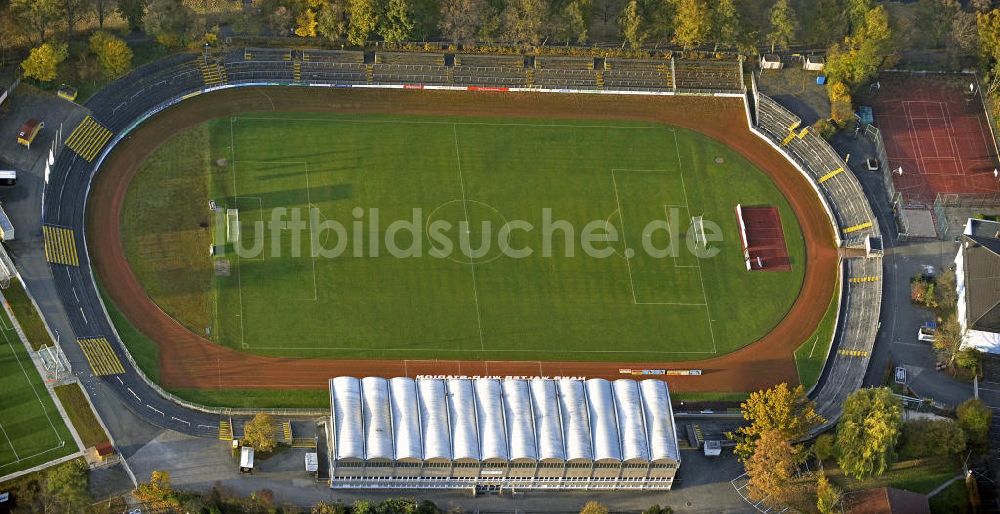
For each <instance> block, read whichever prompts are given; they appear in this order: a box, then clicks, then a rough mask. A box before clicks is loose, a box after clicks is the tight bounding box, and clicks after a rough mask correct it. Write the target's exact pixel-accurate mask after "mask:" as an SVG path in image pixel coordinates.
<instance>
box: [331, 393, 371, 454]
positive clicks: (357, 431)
mask: <svg viewBox="0 0 1000 514" xmlns="http://www.w3.org/2000/svg"><path fill="white" fill-rule="evenodd" d="M331 391H332V393H333V421H334V425H335V426H334V430H335V433H336V434H337V438H336V440H335V441H334V444H335V445H336V448H335V452H336V455H337V458H338V459H348V458H353V459H364V458H365V443H364V434H363V430H364V428H363V427H362V424H361V381H360V380H358V379H356V378H354V377H337V378H335V379H333V385H332V387H331Z"/></svg>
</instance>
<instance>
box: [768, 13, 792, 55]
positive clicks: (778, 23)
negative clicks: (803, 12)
mask: <svg viewBox="0 0 1000 514" xmlns="http://www.w3.org/2000/svg"><path fill="white" fill-rule="evenodd" d="M770 19H771V27H770V30H769V31H768V33H767V42H768V43H770V45H771V52H774V50H775V48H778V49H780V50H786V49H788V45H790V44H791V43H792V40H793V39H794V38H795V25H796V19H795V11H793V10H792V7H791V5H789V4H788V0H777V1H776V2H775V3H774V5H773V6H772V7H771V18H770Z"/></svg>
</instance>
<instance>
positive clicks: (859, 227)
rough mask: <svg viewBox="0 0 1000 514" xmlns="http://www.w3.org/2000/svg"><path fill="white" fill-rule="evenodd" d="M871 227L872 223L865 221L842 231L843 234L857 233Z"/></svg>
mask: <svg viewBox="0 0 1000 514" xmlns="http://www.w3.org/2000/svg"><path fill="white" fill-rule="evenodd" d="M871 226H872V222H870V221H866V222H864V223H861V224H859V225H854V226H853V227H847V228H845V229H844V233H850V232H857V231H859V230H864V229H866V228H868V227H871Z"/></svg>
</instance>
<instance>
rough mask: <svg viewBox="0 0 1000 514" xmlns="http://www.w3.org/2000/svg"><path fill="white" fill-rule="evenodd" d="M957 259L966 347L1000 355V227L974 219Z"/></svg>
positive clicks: (965, 232) (959, 298) (967, 230)
mask: <svg viewBox="0 0 1000 514" xmlns="http://www.w3.org/2000/svg"><path fill="white" fill-rule="evenodd" d="M960 241H961V247H960V248H959V250H958V255H957V256H956V257H955V286H956V289H957V292H958V308H957V313H956V314H957V316H958V322H959V324H960V325H961V327H962V347H963V348H976V349H978V350H980V351H983V352H988V353H1000V223H997V222H995V221H985V220H978V219H970V220H969V222H968V224H967V225H966V227H965V231H964V232H963V235H962V238H961V240H960Z"/></svg>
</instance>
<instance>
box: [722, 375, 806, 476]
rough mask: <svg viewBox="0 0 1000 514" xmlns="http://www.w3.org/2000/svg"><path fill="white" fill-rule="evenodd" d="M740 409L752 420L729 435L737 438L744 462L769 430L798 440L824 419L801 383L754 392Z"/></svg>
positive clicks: (787, 438) (740, 454) (737, 446)
mask: <svg viewBox="0 0 1000 514" xmlns="http://www.w3.org/2000/svg"><path fill="white" fill-rule="evenodd" d="M740 408H741V409H742V410H743V419H745V420H746V421H748V422H749V423H748V424H747V426H744V427H740V428H739V429H737V430H736V432H734V433H732V434H728V435H729V436H730V438H731V439H735V440H736V448H735V449H734V451H735V453H736V455H737V456H739V457H740V460H743V461H745V460H746V459H747V458H749V457H750V456H751V455H752V454H753V450H754V446H755V445H756V442H757V438H759V437H760V435H761V434H762V433H764V432H766V431H776V432H778V433H779V434H781V435H782V437H783V438H784V440H785V441H795V440H797V439H799V438H801V437H803V436H804V435H806V433H808V432H809V431H810V430H812V428H813V427H816V426H818V425H819V424H821V423H823V421H824V420H823V417H822V416H820V415H819V414H817V413H816V404H815V403H814V402H813V401H812V400H810V399H809V398H808V397H807V396H806V390H805V388H804V387H802V386H801V385H799V386H797V387H795V389H789V388H788V384H785V383H781V384H778V385H776V386H774V387H772V388H770V389H768V390H766V391H757V392H754V393H751V394H750V397H749V398H747V400H746V401H745V402H743V403H742V404H741V405H740Z"/></svg>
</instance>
